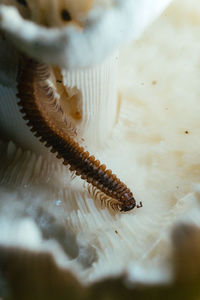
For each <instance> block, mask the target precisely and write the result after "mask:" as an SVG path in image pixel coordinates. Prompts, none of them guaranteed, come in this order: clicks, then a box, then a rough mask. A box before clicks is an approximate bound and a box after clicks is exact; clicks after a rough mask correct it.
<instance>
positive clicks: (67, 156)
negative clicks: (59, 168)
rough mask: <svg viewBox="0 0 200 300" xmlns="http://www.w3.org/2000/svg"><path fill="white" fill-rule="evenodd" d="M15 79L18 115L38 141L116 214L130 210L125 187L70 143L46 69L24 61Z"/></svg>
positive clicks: (131, 203) (130, 200)
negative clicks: (22, 115)
mask: <svg viewBox="0 0 200 300" xmlns="http://www.w3.org/2000/svg"><path fill="white" fill-rule="evenodd" d="M19 77H20V78H19V83H18V97H19V98H20V102H19V105H20V106H21V107H22V108H21V112H22V113H24V114H25V115H24V119H25V120H28V123H27V124H28V125H29V126H30V127H31V130H32V131H33V132H34V133H35V135H36V136H37V137H40V141H42V142H45V146H47V147H51V151H52V152H57V157H58V158H63V159H64V162H63V163H64V164H65V165H70V170H71V171H74V172H75V174H76V175H78V176H81V178H82V179H84V180H86V181H87V182H88V183H90V184H92V186H93V187H94V190H95V192H96V191H98V190H99V191H101V192H103V194H104V195H103V196H101V198H102V199H103V200H105V197H109V198H111V200H110V201H111V203H112V205H111V207H112V208H114V209H116V208H117V209H118V210H120V211H129V210H131V209H133V208H134V207H135V206H136V201H135V199H134V197H133V194H132V192H131V191H130V190H129V189H128V188H127V186H126V185H125V184H124V183H123V182H121V181H120V179H119V178H117V176H116V175H115V174H112V171H111V170H107V169H106V166H105V165H104V164H100V162H99V160H95V157H94V156H90V154H89V152H87V151H84V148H83V147H80V146H79V144H78V143H77V142H75V141H74V139H73V137H72V136H73V132H72V134H71V133H70V129H69V126H68V124H67V121H66V116H65V115H64V112H63V110H62V107H61V106H60V105H59V100H58V99H56V97H55V91H54V89H53V88H52V87H50V86H48V84H47V83H46V80H47V79H48V78H49V77H50V72H49V68H48V66H46V65H44V64H40V63H37V62H35V61H32V60H28V59H26V60H25V62H24V65H23V68H22V70H21V73H20V76H19ZM105 195H106V196H105ZM141 205H142V204H140V206H141ZM140 206H137V207H140Z"/></svg>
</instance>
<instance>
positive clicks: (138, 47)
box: [0, 0, 200, 283]
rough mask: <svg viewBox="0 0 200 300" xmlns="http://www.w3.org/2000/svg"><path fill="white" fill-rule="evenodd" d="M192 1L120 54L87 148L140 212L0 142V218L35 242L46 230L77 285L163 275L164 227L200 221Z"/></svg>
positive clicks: (167, 248)
mask: <svg viewBox="0 0 200 300" xmlns="http://www.w3.org/2000/svg"><path fill="white" fill-rule="evenodd" d="M191 3H192V6H190V7H189V9H188V0H184V1H183V0H177V1H174V3H173V4H172V5H171V7H170V8H169V9H168V10H167V11H166V12H165V14H164V15H163V16H162V17H161V18H160V19H159V20H158V21H157V22H156V23H155V24H154V25H153V26H152V27H151V28H149V30H148V31H147V32H146V34H145V36H144V37H143V38H142V39H141V40H139V41H138V42H137V43H134V44H132V45H130V46H129V47H127V48H125V49H124V50H123V52H122V53H121V57H120V68H119V70H120V74H119V85H120V89H121V93H122V107H121V110H120V115H119V120H118V123H117V124H116V126H115V127H114V129H113V134H112V139H110V140H109V141H108V143H107V145H106V147H104V149H103V150H102V149H100V150H99V152H98V153H96V154H98V155H97V157H98V158H100V159H101V160H102V161H103V162H105V163H107V165H108V167H109V168H112V169H113V171H114V172H115V173H116V174H118V175H119V176H120V178H121V179H122V180H124V181H125V182H126V183H127V185H128V186H130V188H131V189H132V190H133V191H134V194H135V197H136V199H137V201H140V200H142V201H143V205H144V207H143V208H140V209H135V210H133V211H131V212H130V213H128V214H118V215H116V216H111V215H110V214H109V212H108V211H107V210H106V209H105V210H99V209H97V208H96V207H95V205H94V202H93V200H92V199H90V198H89V196H88V193H87V191H86V190H85V189H84V187H83V185H82V183H81V181H80V180H78V179H76V178H75V179H73V180H72V179H71V178H70V177H69V173H68V172H67V171H66V170H65V168H64V167H63V166H61V164H60V162H57V161H55V160H54V158H53V157H49V158H48V159H47V157H44V156H38V155H36V154H34V153H31V152H25V151H23V150H20V149H18V148H17V147H15V146H14V145H13V144H12V143H10V144H8V145H6V144H5V145H4V144H2V146H1V155H0V159H1V169H0V175H1V177H0V180H1V185H2V187H1V189H0V198H1V199H4V201H1V205H2V206H4V208H5V209H1V214H2V215H3V216H4V217H5V216H8V218H9V219H10V218H13V219H15V218H19V217H21V218H22V217H24V215H26V216H27V217H28V218H31V219H32V220H34V221H33V222H35V224H36V225H35V226H37V228H38V231H40V233H41V235H42V238H43V240H45V239H47V240H48V239H49V235H50V234H51V239H54V240H55V241H56V242H57V244H59V245H60V247H61V248H62V250H63V251H64V252H65V255H66V257H68V258H69V262H70V263H71V266H70V268H74V266H76V268H77V269H78V270H79V271H78V273H77V274H78V276H79V277H80V279H81V280H82V281H83V282H86V283H88V282H91V281H94V280H97V279H99V278H102V277H105V276H107V275H113V274H114V275H117V274H119V273H122V272H124V271H126V272H127V273H128V274H129V280H132V281H140V282H141V281H146V282H150V281H151V282H152V281H154V282H155V281H161V280H163V281H164V280H168V279H169V278H170V276H171V265H170V264H169V261H170V258H171V238H170V235H171V229H172V227H173V226H175V224H177V223H178V222H182V221H184V222H190V223H193V224H196V225H198V226H200V214H199V203H200V192H199V191H200V189H199V182H200V159H199V149H200V133H199V126H200V121H199V113H200V105H199V94H200V85H199V76H200V71H199V41H198V37H199V27H200V22H199V18H198V16H199V15H198V13H197V12H198V11H199V10H200V5H199V3H198V2H197V1H192V2H191ZM180 8H181V9H180ZM195 16H196V18H195ZM69 186H70V188H69ZM11 193H13V197H12V201H10V202H9V196H10V195H11ZM8 203H9V204H8ZM10 207H11V208H12V214H10V213H11V209H10ZM33 227H34V226H33ZM33 227H32V228H33ZM22 228H23V227H22ZM36 231H37V230H36ZM33 243H34V241H33ZM35 244H36V245H38V238H37V235H36V238H35ZM41 248H42V243H41V244H40V245H39V246H38V249H41ZM51 249H52V248H51V247H49V250H50V251H51ZM63 265H64V263H63ZM68 267H69V266H68ZM150 269H151V273H150V272H149V270H150Z"/></svg>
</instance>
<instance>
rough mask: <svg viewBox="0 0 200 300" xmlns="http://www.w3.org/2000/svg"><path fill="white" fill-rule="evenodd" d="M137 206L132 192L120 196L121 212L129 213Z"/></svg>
mask: <svg viewBox="0 0 200 300" xmlns="http://www.w3.org/2000/svg"><path fill="white" fill-rule="evenodd" d="M135 206H136V201H135V199H134V197H133V194H132V193H131V192H125V193H123V194H122V195H121V196H120V211H124V212H125V211H129V210H131V209H133V208H134V207H135Z"/></svg>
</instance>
